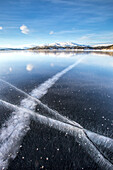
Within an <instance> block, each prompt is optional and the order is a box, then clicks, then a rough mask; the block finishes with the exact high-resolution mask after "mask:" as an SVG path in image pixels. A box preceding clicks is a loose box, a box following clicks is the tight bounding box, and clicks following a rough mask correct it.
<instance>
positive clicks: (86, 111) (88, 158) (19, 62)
mask: <svg viewBox="0 0 113 170" xmlns="http://www.w3.org/2000/svg"><path fill="white" fill-rule="evenodd" d="M40 102H41V103H40ZM56 111H57V112H56ZM37 115H38V117H37ZM100 135H101V136H100ZM112 146H113V53H112V52H111V53H109V52H108V53H107V52H105V53H104V52H101V53H100V52H77V53H72V52H57V53H55V52H54V53H53V52H49V53H47V52H45V53H44V52H39V53H38V52H28V51H9V52H0V168H1V169H6V168H7V169H9V170H15V169H17V170H20V169H21V170H26V169H29V170H31V169H32V170H38V169H47V170H49V169H52V170H57V169H58V170H64V169H65V170H79V169H81V170H82V169H86V170H87V169H92V170H93V169H103V167H104V169H112V168H113V166H112V163H113V147H112Z"/></svg>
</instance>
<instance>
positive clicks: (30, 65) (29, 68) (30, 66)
mask: <svg viewBox="0 0 113 170" xmlns="http://www.w3.org/2000/svg"><path fill="white" fill-rule="evenodd" d="M33 67H34V66H33V65H32V64H28V65H27V66H26V70H27V71H32V69H33Z"/></svg>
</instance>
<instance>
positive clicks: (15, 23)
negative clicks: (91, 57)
mask: <svg viewBox="0 0 113 170" xmlns="http://www.w3.org/2000/svg"><path fill="white" fill-rule="evenodd" d="M66 41H70V42H76V43H79V44H89V45H90V44H99V43H105V44H106V43H108V44H111V43H113V0H1V1H0V46H7V47H10V46H23V45H30V44H31V45H36V44H43V43H44V44H45V43H46V44H47V43H53V42H66Z"/></svg>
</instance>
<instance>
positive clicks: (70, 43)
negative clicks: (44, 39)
mask: <svg viewBox="0 0 113 170" xmlns="http://www.w3.org/2000/svg"><path fill="white" fill-rule="evenodd" d="M38 46H40V47H44V46H48V47H51V46H52V47H76V46H85V45H80V44H77V43H74V42H58V43H50V44H41V45H38Z"/></svg>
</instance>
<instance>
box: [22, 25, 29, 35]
mask: <svg viewBox="0 0 113 170" xmlns="http://www.w3.org/2000/svg"><path fill="white" fill-rule="evenodd" d="M20 30H21V33H23V34H28V33H29V29H28V27H27V26H26V25H22V26H21V27H20Z"/></svg>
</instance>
